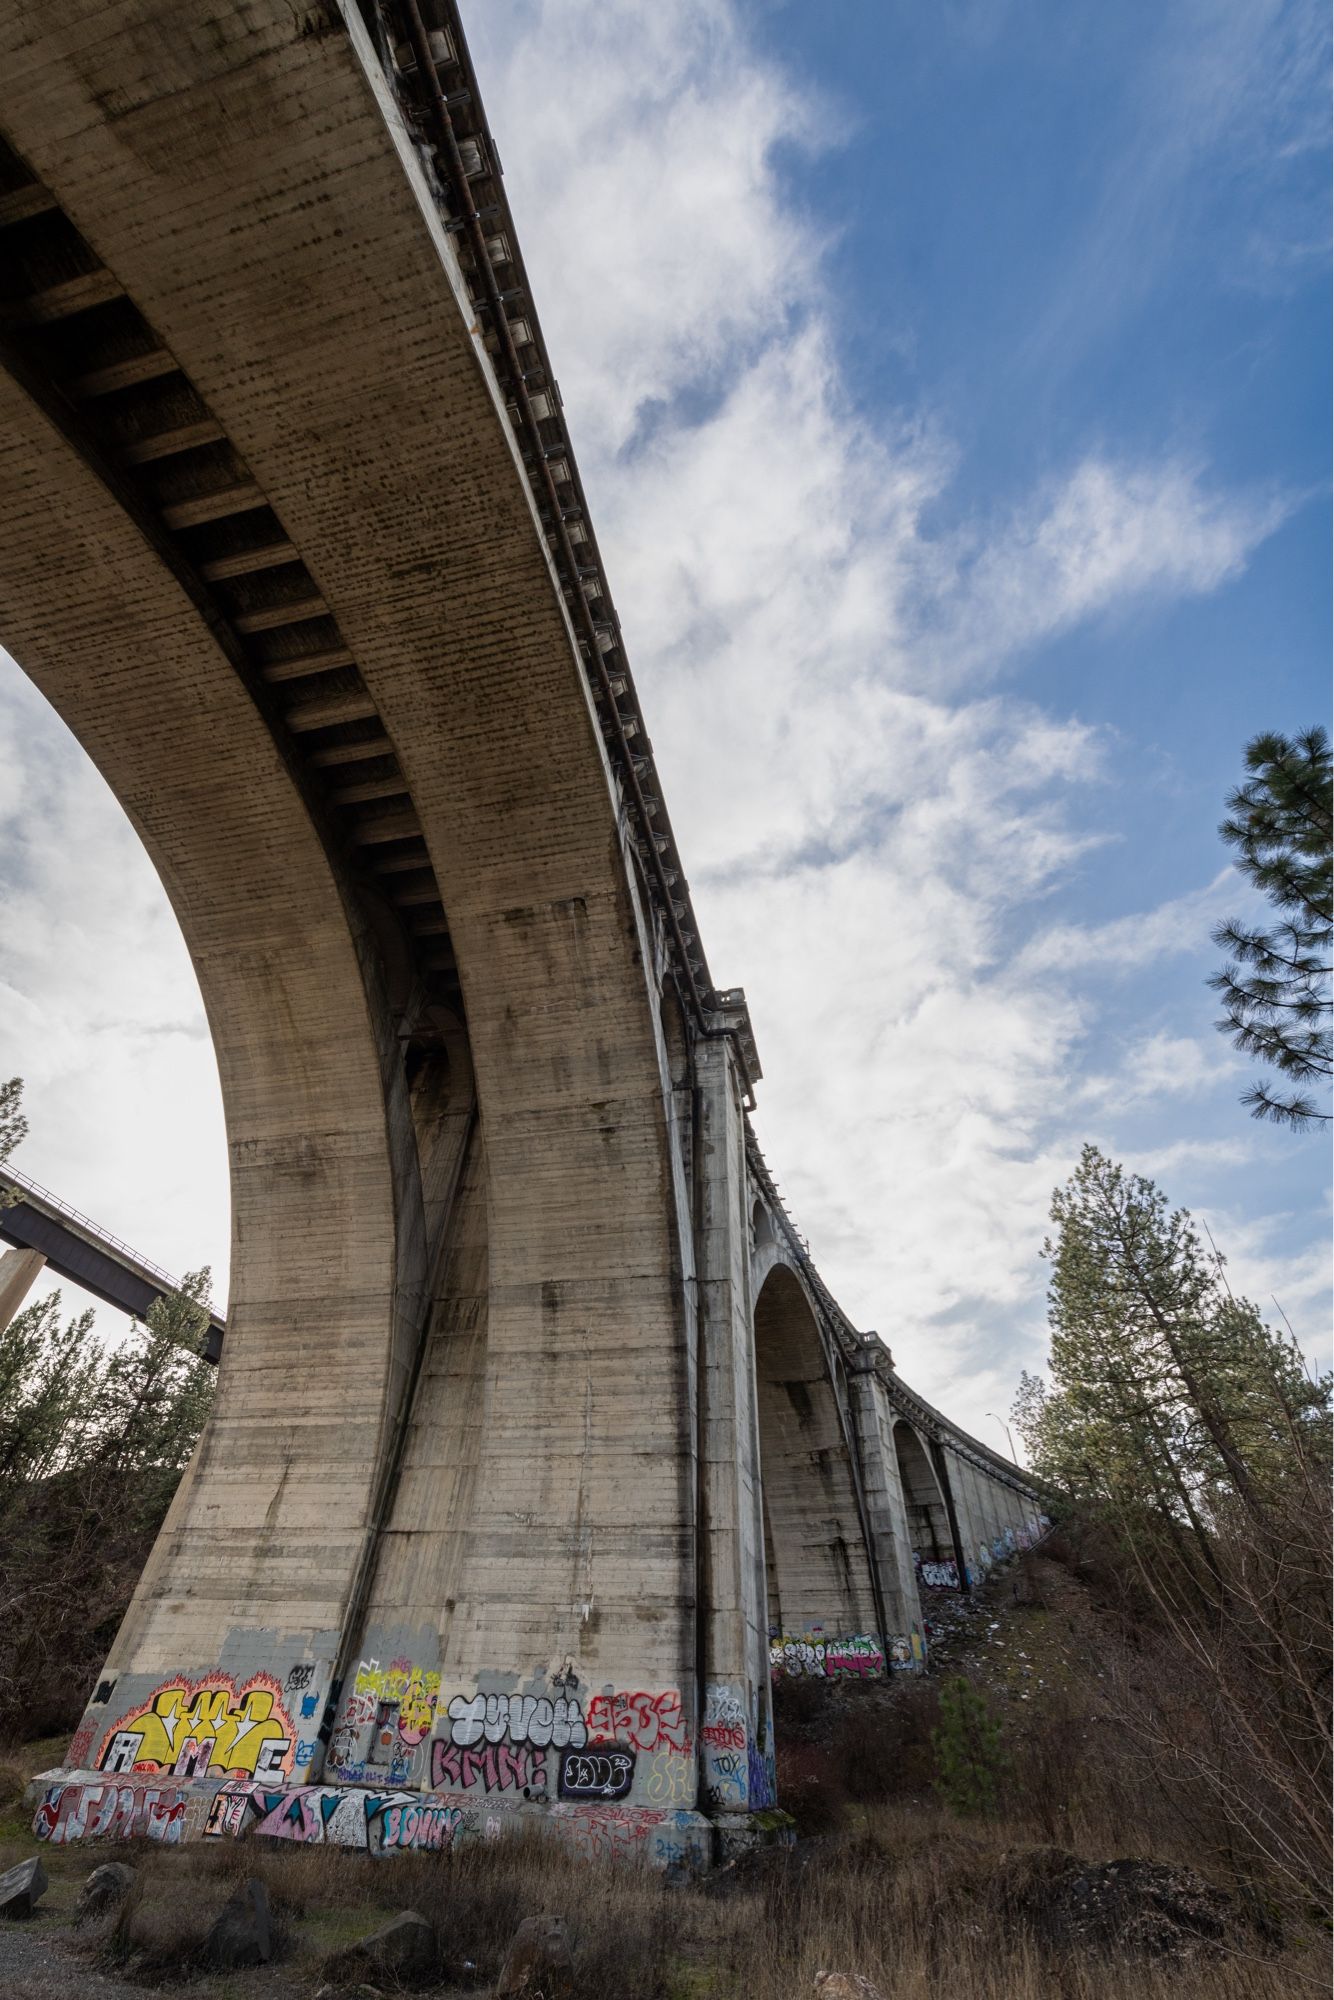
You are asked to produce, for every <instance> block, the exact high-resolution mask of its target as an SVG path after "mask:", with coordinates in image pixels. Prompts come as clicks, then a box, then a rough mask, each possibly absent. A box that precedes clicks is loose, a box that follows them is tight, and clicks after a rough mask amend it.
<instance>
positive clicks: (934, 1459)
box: [931, 1438, 972, 1597]
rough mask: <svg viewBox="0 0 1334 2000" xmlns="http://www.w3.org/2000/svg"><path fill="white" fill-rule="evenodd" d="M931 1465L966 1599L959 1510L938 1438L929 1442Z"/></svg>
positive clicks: (965, 1559)
mask: <svg viewBox="0 0 1334 2000" xmlns="http://www.w3.org/2000/svg"><path fill="white" fill-rule="evenodd" d="M931 1463H932V1464H933V1465H934V1467H935V1469H936V1478H937V1479H938V1480H939V1481H940V1490H941V1492H942V1493H943V1494H944V1496H945V1514H946V1518H947V1519H948V1521H949V1524H950V1542H951V1545H952V1546H953V1549H954V1567H955V1569H956V1570H957V1571H958V1572H959V1588H960V1590H961V1591H962V1592H963V1593H964V1596H965V1597H966V1596H967V1595H968V1593H969V1591H970V1590H971V1589H972V1584H971V1583H970V1581H969V1577H968V1555H967V1551H966V1550H965V1548H964V1543H963V1536H962V1533H961V1531H960V1526H959V1510H958V1508H957V1507H956V1506H955V1504H954V1482H953V1480H952V1479H951V1478H950V1466H949V1453H948V1452H947V1451H946V1450H945V1447H944V1445H943V1444H941V1442H940V1440H939V1439H938V1438H933V1439H932V1440H931Z"/></svg>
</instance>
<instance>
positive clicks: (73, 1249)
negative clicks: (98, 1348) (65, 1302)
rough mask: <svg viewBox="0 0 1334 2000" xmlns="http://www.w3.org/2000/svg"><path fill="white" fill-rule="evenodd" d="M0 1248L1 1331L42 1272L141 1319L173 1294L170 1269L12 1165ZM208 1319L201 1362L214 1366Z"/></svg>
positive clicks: (1, 1203) (1, 1174) (2, 1174)
mask: <svg viewBox="0 0 1334 2000" xmlns="http://www.w3.org/2000/svg"><path fill="white" fill-rule="evenodd" d="M0 1243H7V1244H8V1245H9V1246H10V1247H9V1248H8V1249H7V1250H4V1251H0V1332H3V1330H4V1329H5V1327H7V1326H8V1325H9V1322H10V1320H11V1319H12V1318H13V1317H14V1314H15V1313H16V1312H17V1311H18V1310H19V1308H20V1307H21V1306H22V1304H23V1301H24V1299H25V1298H26V1297H27V1295H28V1293H29V1291H30V1290H31V1289H32V1286H33V1285H34V1284H35V1283H36V1281H37V1279H38V1278H39V1277H40V1276H41V1275H42V1272H43V1271H48V1272H50V1273H51V1274H52V1276H54V1277H57V1278H67V1279H68V1280H69V1281H70V1282H71V1283H72V1284H75V1285H79V1286H80V1287H81V1288H82V1289H83V1290H84V1291H85V1292H91V1293H92V1295H93V1297H94V1298H95V1299H101V1300H102V1302H103V1303H104V1304H105V1305H110V1306H115V1307H116V1308H117V1310H118V1311H120V1312H123V1313H134V1314H137V1315H138V1317H139V1318H140V1319H142V1318H143V1317H144V1316H145V1314H146V1313H147V1312H148V1309H149V1307H150V1306H151V1305H153V1303H154V1302H155V1301H156V1300H157V1299H160V1298H161V1297H162V1296H163V1294H164V1293H165V1292H172V1291H176V1290H178V1289H179V1285H178V1281H177V1280H176V1279H175V1278H173V1277H172V1276H171V1274H170V1272H168V1271H164V1270H162V1268H161V1267H160V1266H159V1265H157V1264H153V1263H150V1262H149V1260H148V1258H146V1257H141V1256H140V1255H139V1253H138V1251H137V1250H131V1248H130V1246H129V1244H128V1243H122V1242H121V1240H120V1238H119V1237H117V1236H112V1235H111V1234H110V1232H109V1231H108V1230H105V1229H101V1228H99V1227H98V1225H97V1223H95V1222H94V1221H93V1220H92V1218H91V1217H90V1216H87V1215H82V1214H80V1212H79V1210H78V1209H77V1208H71V1207H70V1205H69V1203H68V1202H64V1201H62V1200H61V1199H60V1197H59V1195H54V1194H52V1192H51V1190H50V1188H44V1187H41V1186H39V1185H38V1183H37V1182H36V1181H34V1180H29V1178H28V1176H27V1175H26V1174H21V1173H19V1172H18V1171H17V1170H16V1169H15V1168H14V1167H11V1166H2V1167H0ZM208 1321H209V1324H208V1333H207V1335H206V1337H205V1341H204V1359H205V1360H206V1361H216V1360H217V1359H218V1356H219V1355H220V1354H221V1353H222V1338H223V1334H224V1333H225V1331H226V1325H225V1322H224V1320H223V1318H222V1316H221V1314H220V1313H215V1312H211V1313H210V1314H209V1316H208Z"/></svg>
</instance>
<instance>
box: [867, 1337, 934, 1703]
mask: <svg viewBox="0 0 1334 2000" xmlns="http://www.w3.org/2000/svg"><path fill="white" fill-rule="evenodd" d="M878 1350H879V1342H878V1341H877V1342H875V1344H874V1348H872V1347H871V1345H870V1344H869V1343H868V1344H867V1346H866V1347H865V1348H864V1349H863V1351H862V1353H861V1354H859V1355H857V1356H856V1357H855V1359H854V1361H853V1364H852V1367H851V1369H850V1371H849V1390H850V1397H851V1407H852V1421H853V1425H854V1428H855V1431H856V1437H857V1450H858V1455H859V1457H860V1459H861V1468H862V1488H863V1492H864V1493H865V1496H866V1510H867V1522H868V1526H869V1529H870V1538H871V1560H872V1562H873V1563H874V1565H875V1571H876V1577H877V1581H878V1584H879V1591H880V1601H881V1604H882V1606H883V1608H884V1619H885V1625H886V1627H887V1629H886V1631H885V1634H884V1640H885V1647H886V1664H887V1665H890V1666H897V1667H899V1668H905V1667H909V1668H918V1669H920V1668H921V1667H923V1666H924V1665H925V1663H926V1644H925V1639H924V1636H923V1632H922V1608H921V1604H920V1601H919V1598H918V1592H917V1578H916V1575H915V1573H914V1568H913V1551H912V1543H911V1541H910V1539H909V1535H908V1509H907V1504H906V1502H905V1499H904V1493H903V1477H902V1474H901V1472H900V1469H899V1455H898V1451H897V1448H896V1446H895V1442H894V1427H895V1424H896V1423H897V1422H898V1421H899V1412H898V1411H897V1410H896V1409H895V1408H894V1406H893V1404H892V1403H891V1402H890V1399H889V1394H888V1391H887V1390H886V1387H885V1384H884V1382H883V1380H882V1379H881V1376H880V1373H879V1370H878V1366H877V1359H878Z"/></svg>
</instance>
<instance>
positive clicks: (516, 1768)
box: [431, 1736, 547, 1795]
mask: <svg viewBox="0 0 1334 2000" xmlns="http://www.w3.org/2000/svg"><path fill="white" fill-rule="evenodd" d="M431 1784H432V1785H433V1786H434V1787H437V1788H438V1789H440V1790H441V1791H447V1792H469V1791H473V1790H475V1789H477V1788H480V1789H481V1790H482V1791H484V1792H523V1793H524V1794H525V1795H527V1794H528V1793H531V1792H535V1791H536V1792H545V1790H546V1784H547V1753H546V1751H545V1750H535V1749H533V1748H532V1747H531V1746H530V1745H528V1744H526V1743H518V1744H515V1743H482V1744H460V1743H446V1742H445V1740H444V1738H443V1737H442V1736H437V1738H436V1739H435V1742H434V1743H432V1745H431Z"/></svg>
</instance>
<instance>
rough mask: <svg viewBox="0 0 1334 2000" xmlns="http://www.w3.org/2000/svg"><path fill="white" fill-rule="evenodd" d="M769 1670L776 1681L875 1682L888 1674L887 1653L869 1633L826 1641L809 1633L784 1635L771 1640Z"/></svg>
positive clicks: (858, 1633) (815, 1634)
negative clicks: (783, 1678) (809, 1678)
mask: <svg viewBox="0 0 1334 2000" xmlns="http://www.w3.org/2000/svg"><path fill="white" fill-rule="evenodd" d="M769 1669H770V1672H771V1673H772V1674H773V1675H774V1677H775V1678H778V1677H780V1676H787V1677H789V1678H791V1679H800V1678H801V1677H803V1676H806V1675H809V1676H820V1675H823V1676H824V1677H825V1678H826V1679H828V1680H859V1681H865V1680H875V1679H877V1678H878V1677H879V1676H880V1675H881V1674H883V1673H884V1671H885V1649H884V1647H883V1646H882V1645H881V1643H880V1641H879V1640H878V1639H877V1638H875V1637H874V1636H873V1635H872V1634H871V1633H869V1632H853V1633H851V1634H850V1635H849V1636H848V1637H847V1638H836V1639H826V1638H824V1637H822V1636H821V1635H820V1634H819V1633H815V1632H808V1633H805V1634H803V1635H802V1636H801V1637H793V1636H792V1635H790V1634H789V1633H786V1632H785V1633H782V1634H781V1635H778V1636H775V1637H774V1638H772V1639H771V1640H770V1644H769Z"/></svg>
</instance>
